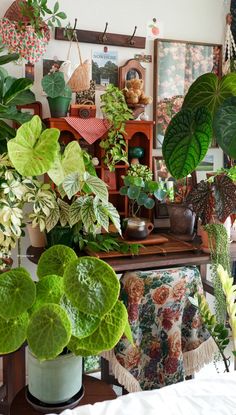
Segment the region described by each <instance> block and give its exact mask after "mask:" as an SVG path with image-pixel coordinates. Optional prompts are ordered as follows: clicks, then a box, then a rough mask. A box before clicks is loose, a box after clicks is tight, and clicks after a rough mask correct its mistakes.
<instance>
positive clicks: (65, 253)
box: [37, 245, 77, 279]
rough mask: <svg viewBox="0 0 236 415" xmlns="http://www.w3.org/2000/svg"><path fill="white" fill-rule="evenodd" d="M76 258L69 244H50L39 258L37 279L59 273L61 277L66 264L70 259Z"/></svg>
mask: <svg viewBox="0 0 236 415" xmlns="http://www.w3.org/2000/svg"><path fill="white" fill-rule="evenodd" d="M76 258H77V255H76V253H75V252H74V251H73V249H71V248H70V247H69V246H65V245H54V246H51V247H50V248H48V249H47V250H46V251H45V252H44V253H43V254H42V255H41V257H40V259H39V262H38V268H37V275H38V277H39V279H40V278H43V277H45V276H46V275H59V276H60V277H63V274H64V271H65V268H66V266H67V264H68V263H69V262H70V261H74V260H75V259H76Z"/></svg>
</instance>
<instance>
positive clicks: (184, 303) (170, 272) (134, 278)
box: [115, 267, 213, 390]
mask: <svg viewBox="0 0 236 415" xmlns="http://www.w3.org/2000/svg"><path fill="white" fill-rule="evenodd" d="M121 283H122V291H121V296H122V299H123V301H124V303H125V304H126V307H127V310H128V314H129V322H130V325H131V329H132V333H133V339H134V346H132V345H131V344H130V343H129V341H128V340H127V339H126V338H125V337H123V338H122V340H121V341H120V342H119V343H118V345H117V346H116V348H115V356H116V359H117V360H118V362H119V363H120V364H121V365H122V366H123V367H124V368H125V369H127V370H128V371H129V372H130V373H131V374H132V375H133V376H134V377H135V378H136V380H137V381H138V382H139V384H140V387H141V389H143V390H146V389H148V390H150V389H155V388H160V387H162V386H166V385H170V384H173V383H176V382H179V381H182V380H183V379H184V376H185V368H184V354H185V353H187V357H188V360H189V358H191V356H190V355H189V353H188V352H189V351H191V352H192V351H195V349H198V347H199V346H200V345H202V344H203V342H205V340H207V339H209V337H210V336H209V333H208V332H207V331H206V330H205V328H204V327H203V326H202V322H201V319H200V317H199V313H198V309H196V308H195V307H194V306H193V305H192V304H191V302H190V301H189V298H188V297H189V296H194V294H195V293H197V292H202V282H201V277H200V273H199V271H198V269H197V268H196V267H182V268H176V269H167V270H159V271H149V272H129V273H126V274H125V275H124V276H123V277H122V279H121ZM210 340H212V339H210ZM202 353H203V354H202ZM208 354H209V350H208ZM192 357H193V358H196V354H192ZM208 357H209V356H208ZM212 357H213V350H212V351H211V353H210V358H212ZM197 358H198V359H200V360H201V362H198V363H197V366H198V368H199V367H201V366H202V365H203V364H204V363H206V356H204V350H203V349H202V350H201V353H200V354H199V353H198V355H197ZM199 363H200V364H199ZM191 364H192V362H191ZM193 366H194V365H193Z"/></svg>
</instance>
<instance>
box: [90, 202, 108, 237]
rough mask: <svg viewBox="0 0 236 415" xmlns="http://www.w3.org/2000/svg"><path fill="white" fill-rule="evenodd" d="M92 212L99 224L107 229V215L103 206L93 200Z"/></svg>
mask: <svg viewBox="0 0 236 415" xmlns="http://www.w3.org/2000/svg"><path fill="white" fill-rule="evenodd" d="M93 206H94V214H95V217H96V220H97V222H98V224H99V225H101V226H102V227H103V228H104V229H105V231H106V232H108V231H109V216H108V213H107V210H106V208H105V206H103V205H102V204H99V203H97V202H96V201H95V203H94V205H93Z"/></svg>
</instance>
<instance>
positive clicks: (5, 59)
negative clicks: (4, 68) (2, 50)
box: [0, 53, 20, 65]
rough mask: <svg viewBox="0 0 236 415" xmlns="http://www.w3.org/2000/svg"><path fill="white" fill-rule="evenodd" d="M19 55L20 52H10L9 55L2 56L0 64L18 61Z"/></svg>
mask: <svg viewBox="0 0 236 415" xmlns="http://www.w3.org/2000/svg"><path fill="white" fill-rule="evenodd" d="M19 57H20V55H19V53H9V54H8V55H3V56H0V65H6V64H7V63H9V62H12V61H17V59H19Z"/></svg>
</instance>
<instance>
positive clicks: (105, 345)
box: [76, 301, 128, 353]
mask: <svg viewBox="0 0 236 415" xmlns="http://www.w3.org/2000/svg"><path fill="white" fill-rule="evenodd" d="M127 321H128V314H127V310H126V308H125V306H124V304H123V303H122V302H121V301H117V303H116V304H115V306H114V307H113V309H112V310H111V311H110V312H109V313H107V314H106V315H105V316H104V317H103V319H102V320H101V323H100V325H99V326H98V328H97V330H96V331H95V332H94V333H93V334H92V335H91V336H88V337H85V338H83V339H78V341H77V343H76V344H77V349H84V350H86V349H87V350H90V351H91V350H94V345H96V350H97V353H101V352H103V351H105V350H111V349H113V347H115V345H116V344H117V343H118V341H119V340H120V338H121V336H122V335H123V333H124V331H125V328H126V324H127Z"/></svg>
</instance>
